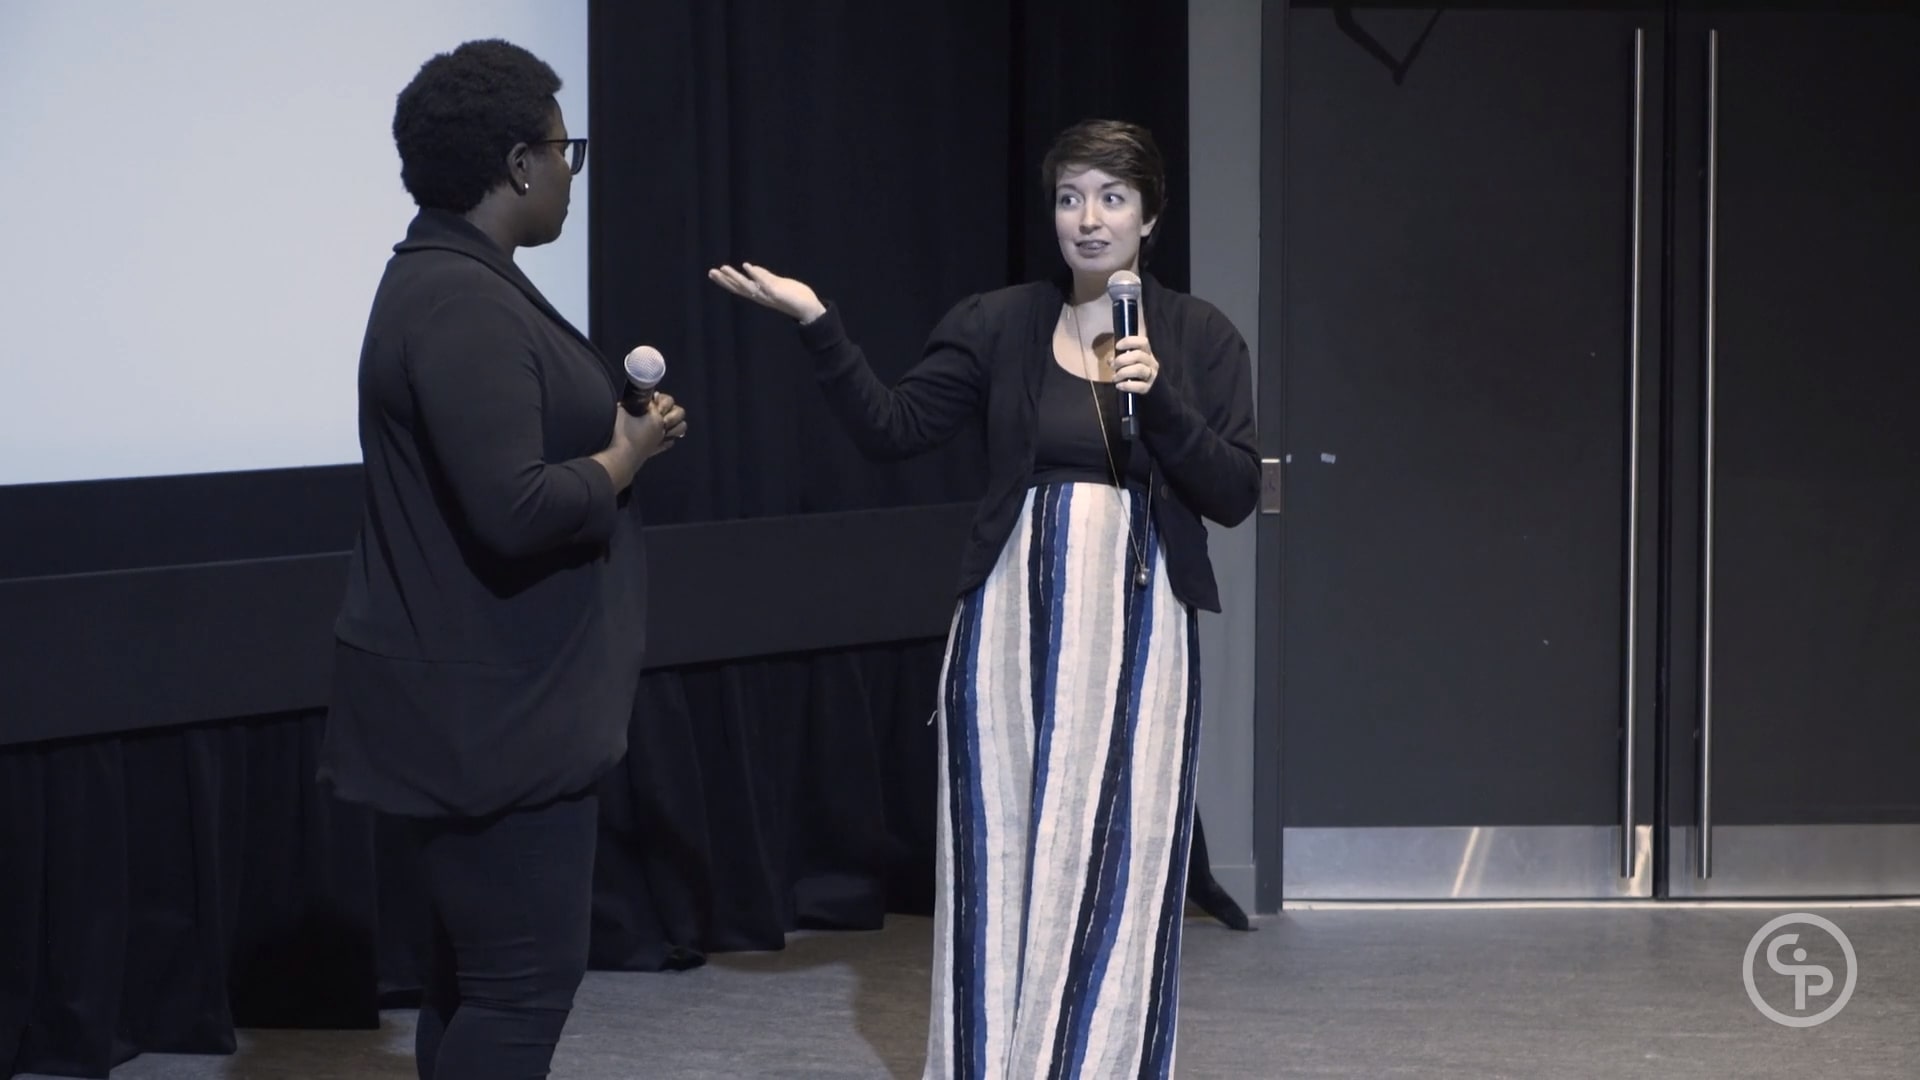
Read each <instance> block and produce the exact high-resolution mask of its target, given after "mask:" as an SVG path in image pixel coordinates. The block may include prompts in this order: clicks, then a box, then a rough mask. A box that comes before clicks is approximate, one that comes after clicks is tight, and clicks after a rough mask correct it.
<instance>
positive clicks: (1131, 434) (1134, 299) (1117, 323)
mask: <svg viewBox="0 0 1920 1080" xmlns="http://www.w3.org/2000/svg"><path fill="white" fill-rule="evenodd" d="M1107 299H1109V300H1111V301H1113V340H1114V342H1115V343H1116V344H1117V343H1118V342H1119V341H1120V340H1121V339H1122V338H1130V337H1132V336H1134V335H1135V334H1138V333H1139V332H1140V275H1138V274H1136V273H1134V272H1133V271H1131V270H1115V271H1114V272H1113V275H1112V276H1111V277H1109V278H1107ZM1133 399H1134V395H1133V394H1130V393H1127V392H1125V391H1122V392H1121V394H1120V437H1121V438H1123V439H1133V438H1136V437H1138V436H1139V434H1140V418H1139V417H1137V416H1135V415H1134V414H1133Z"/></svg>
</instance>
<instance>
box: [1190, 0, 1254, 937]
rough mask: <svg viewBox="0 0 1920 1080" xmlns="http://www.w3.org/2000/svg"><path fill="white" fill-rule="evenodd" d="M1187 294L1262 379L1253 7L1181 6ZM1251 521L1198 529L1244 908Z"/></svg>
mask: <svg viewBox="0 0 1920 1080" xmlns="http://www.w3.org/2000/svg"><path fill="white" fill-rule="evenodd" d="M1188 12H1189V14H1188V22H1187V33H1188V53H1187V55H1188V59H1187V64H1188V67H1189V76H1188V87H1187V89H1188V95H1189V97H1188V105H1187V112H1188V128H1189V130H1188V138H1189V140H1190V142H1189V151H1188V152H1189V155H1190V156H1189V166H1190V168H1189V173H1190V176H1189V179H1188V181H1187V182H1188V184H1189V185H1191V186H1192V188H1193V190H1192V191H1191V192H1190V193H1188V194H1187V195H1186V196H1185V202H1186V205H1187V206H1189V207H1190V208H1191V209H1192V214H1191V220H1192V221H1193V247H1192V254H1193V292H1194V295H1196V296H1200V297H1204V298H1206V299H1208V300H1211V301H1212V302H1213V303H1214V304H1215V305H1217V306H1218V307H1219V308H1220V310H1221V311H1223V312H1225V313H1226V316H1227V317H1228V318H1229V319H1232V320H1233V325H1234V326H1236V327H1238V328H1239V330H1240V333H1241V336H1243V337H1245V338H1246V339H1247V345H1248V347H1249V348H1250V349H1252V351H1253V356H1254V361H1255V364H1254V379H1255V384H1256V385H1258V380H1259V377H1260V370H1259V358H1260V0H1193V3H1192V4H1191V5H1190V7H1189V8H1188ZM1254 528H1255V526H1254V519H1252V518H1249V519H1248V520H1247V521H1246V522H1245V523H1243V524H1241V525H1240V526H1238V527H1237V528H1234V529H1222V528H1220V527H1219V526H1217V525H1214V524H1212V523H1211V522H1209V523H1208V530H1209V534H1210V535H1209V538H1208V545H1209V550H1210V551H1211V553H1212V555H1213V568H1214V573H1215V575H1216V576H1217V577H1218V578H1219V582H1220V600H1221V609H1222V610H1221V614H1219V615H1205V616H1203V617H1202V618H1201V620H1200V659H1201V675H1200V677H1201V679H1202V691H1201V693H1202V710H1203V712H1202V720H1201V723H1202V725H1203V727H1202V731H1201V741H1200V780H1199V782H1200V795H1199V801H1200V816H1201V818H1202V820H1203V821H1204V822H1205V823H1206V828H1207V847H1208V854H1209V855H1210V856H1211V857H1212V860H1213V872H1214V876H1215V877H1216V878H1218V879H1219V881H1220V884H1221V885H1222V886H1223V887H1225V888H1226V890H1227V891H1228V892H1230V893H1232V894H1233V898H1234V899H1235V900H1238V901H1239V902H1240V906H1241V907H1243V908H1245V909H1246V910H1247V912H1248V913H1249V914H1251V913H1252V912H1253V910H1254V903H1253V897H1254V862H1253V759H1254V746H1253V710H1254V663H1255V656H1254V651H1253V646H1254V611H1253V604H1252V599H1253V597H1254V596H1255V595H1257V594H1256V592H1255V590H1254V572H1255V562H1254Z"/></svg>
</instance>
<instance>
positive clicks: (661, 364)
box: [620, 345, 667, 416]
mask: <svg viewBox="0 0 1920 1080" xmlns="http://www.w3.org/2000/svg"><path fill="white" fill-rule="evenodd" d="M625 363H626V368H627V392H626V393H625V394H623V395H622V396H621V398H620V406H621V408H624V409H626V410H627V411H628V412H630V413H632V414H633V415H635V416H638V415H640V414H641V413H643V412H645V411H647V404H648V403H649V402H651V401H652V400H653V390H654V387H656V386H659V385H660V380H662V379H664V378H666V377H667V358H666V357H664V356H661V355H660V350H659V349H656V348H654V347H653V346H651V345H641V346H638V347H636V348H635V349H634V350H633V351H632V352H630V353H628V354H627V359H626V361H625Z"/></svg>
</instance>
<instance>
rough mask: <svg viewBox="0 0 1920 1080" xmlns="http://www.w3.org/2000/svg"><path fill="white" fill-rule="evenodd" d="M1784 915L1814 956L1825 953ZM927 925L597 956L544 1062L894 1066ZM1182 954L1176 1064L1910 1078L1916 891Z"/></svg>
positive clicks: (321, 1050)
mask: <svg viewBox="0 0 1920 1080" xmlns="http://www.w3.org/2000/svg"><path fill="white" fill-rule="evenodd" d="M1797 910H1809V911H1815V912H1818V913H1820V914H1824V915H1825V916H1827V917H1828V918H1831V919H1832V920H1833V921H1834V922H1835V923H1836V924H1837V925H1839V926H1840V927H1841V929H1842V930H1843V932H1845V933H1846V934H1847V936H1848V937H1849V939H1850V940H1851V942H1852V944H1853V947H1854V950H1855V954H1856V956H1857V958H1858V965H1859V975H1858V981H1857V984H1856V986H1855V990H1854V993H1853V995H1852V997H1851V998H1850V999H1849V1001H1848V1002H1847V1004H1846V1006H1845V1008H1844V1009H1842V1010H1841V1011H1840V1012H1839V1013H1838V1014H1836V1015H1835V1016H1834V1018H1833V1019H1831V1020H1830V1021H1828V1022H1827V1023H1824V1024H1822V1025H1819V1026H1816V1027H1805V1028H1794V1027H1787V1026H1783V1025H1781V1024H1778V1023H1776V1022H1774V1021H1772V1020H1769V1019H1767V1018H1766V1017H1765V1016H1763V1015H1762V1014H1761V1012H1760V1011H1759V1010H1758V1009H1757V1008H1756V1007H1755V1005H1754V1004H1753V1002H1752V1000H1751V999H1750V998H1749V996H1748V992H1747V989H1746V986H1745V983H1744V981H1743V978H1742V960H1743V957H1744V956H1745V953H1746V950H1747V946H1748V944H1749V942H1750V941H1751V940H1752V938H1753V936H1754V934H1755V933H1756V932H1757V931H1759V930H1760V929H1761V928H1762V927H1763V926H1764V925H1765V924H1766V922H1767V921H1768V920H1770V919H1771V918H1773V917H1774V916H1775V915H1778V914H1781V913H1783V912H1789V911H1797ZM1801 929H1802V930H1803V931H1806V934H1805V936H1804V937H1803V938H1802V942H1801V944H1802V945H1803V946H1806V947H1809V948H1810V950H1811V953H1812V955H1810V957H1809V959H1808V961H1807V962H1808V963H1829V965H1830V966H1834V965H1838V964H1840V963H1841V962H1842V957H1841V954H1840V952H1839V950H1838V949H1837V948H1835V947H1833V943H1832V941H1831V939H1827V938H1823V937H1822V936H1821V934H1820V932H1818V931H1808V930H1807V928H1805V927H1802V928H1801ZM930 930H931V924H930V923H929V922H928V921H927V920H925V919H912V918H897V919H895V920H893V921H892V922H891V923H890V924H889V925H888V927H887V928H886V929H885V930H883V931H880V932H877V933H871V934H807V935H796V936H795V937H794V938H793V940H792V941H791V943H790V945H789V947H788V948H787V949H786V950H785V951H784V952H780V953H760V954H734V955H726V956H720V957H716V958H715V959H714V960H713V962H712V963H710V964H709V965H708V966H707V967H706V968H704V969H700V970H697V971H692V972H687V973H683V974H676V975H666V974H631V973H610V972H596V973H593V974H590V975H589V976H588V977H587V981H586V984H585V986H584V987H583V988H582V990H581V993H580V995H579V999H578V1005H577V1007H576V1009H575V1011H574V1013H573V1017H572V1019H571V1020H570V1022H569V1024H568V1028H567V1033H566V1035H565V1038H564V1042H563V1043H562V1045H561V1048H560V1052H559V1055H558V1057H557V1058H556V1060H555V1063H554V1072H553V1075H554V1076H555V1077H556V1078H561V1080H566V1078H575V1080H608V1078H615V1077H618V1078H622V1080H625V1078H632V1077H688V1078H693V1077H727V1078H738V1077H819V1078H826V1077H874V1078H882V1080H911V1078H914V1077H918V1076H919V1075H920V1067H921V1063H922V1057H923V1054H924V1046H923V1040H924V1038H925V1029H926V1009H927V985H926V984H927V977H928V976H927V971H928V951H929V938H930ZM1791 953H1792V949H1791V948H1789V949H1788V950H1787V951H1786V953H1785V954H1783V955H1782V957H1781V959H1782V961H1783V962H1786V961H1789V960H1791ZM1764 955H1765V950H1764V949H1762V950H1761V954H1760V959H1759V960H1758V961H1757V963H1756V968H1757V971H1758V975H1757V978H1756V987H1757V988H1758V989H1759V990H1760V992H1761V994H1762V1000H1765V1001H1767V1002H1768V1003H1769V1004H1770V1005H1772V1006H1774V1007H1775V1008H1778V1009H1781V1010H1782V1011H1787V1010H1788V1009H1789V1008H1790V1007H1791V1005H1792V1004H1793V1002H1792V997H1793V992H1792V980H1791V979H1790V978H1788V977H1785V976H1781V975H1777V974H1774V973H1772V972H1771V971H1769V970H1768V968H1767V965H1766V963H1765V960H1764ZM1183 973H1184V975H1183V977H1184V986H1183V989H1182V1009H1181V1023H1180V1042H1179V1069H1178V1072H1179V1075H1180V1076H1182V1077H1261V1078H1265V1077H1365V1078H1389V1077H1418V1078H1421V1080H1450V1078H1458V1080H1485V1078H1493V1077H1514V1078H1525V1080H1543V1078H1550V1080H1559V1078H1565V1080H1581V1078H1588V1077H1595V1078H1597V1077H1650V1078H1651V1077H1658V1078H1662V1080H1709V1078H1710V1080H1728V1078H1736V1077H1737V1078H1766V1077H1780V1078H1782V1080H1785V1078H1789V1077H1791V1078H1794V1080H1802V1078H1808V1077H1836V1078H1845V1080H1872V1078H1880V1077H1884V1078H1888V1080H1892V1078H1896V1077H1897V1078H1901V1080H1912V1078H1914V1077H1920V908H1913V907H1905V908H1901V907H1838V908H1831V907H1822V908H1804V909H1802V908H1791V907H1786V908H1762V907H1735V908H1721V907H1713V908H1709V907H1682V906H1634V907H1615V908H1604V909H1595V908H1552V907H1549V908H1467V909H1440V910H1435V909H1413V910H1408V909H1397V908H1379V909H1364V910H1349V909H1342V910H1320V909H1309V910H1294V911H1288V912H1287V913H1285V914H1283V915H1280V916H1275V917H1268V918H1265V919H1261V920H1259V930H1258V931H1256V932H1254V933H1247V934H1240V933H1234V932H1232V931H1229V930H1226V929H1224V928H1222V927H1220V926H1219V925H1218V924H1217V923H1213V922H1211V921H1208V920H1204V919H1191V920H1189V922H1188V926H1187V937H1186V952H1185V957H1184V967H1183ZM1836 974H1837V975H1838V977H1839V978H1840V980H1841V983H1842V984H1844V978H1845V976H1844V971H1843V970H1839V969H1836ZM1837 991H1838V986H1836V991H1835V992H1836V993H1837ZM1833 997H1834V994H1829V995H1828V996H1827V997H1826V998H1825V999H1814V1000H1813V1002H1812V1006H1813V1009H1814V1010H1817V1009H1818V1008H1820V1007H1822V1006H1823V1005H1824V1004H1826V1003H1827V1002H1831V1001H1832V1000H1833ZM412 1030H413V1014H412V1013H410V1012H395V1013H390V1014H388V1015H387V1016H386V1017H385V1019H384V1023H383V1026H382V1028H381V1030H379V1031H377V1032H316V1031H250V1032H243V1033H242V1044H241V1049H240V1052H239V1053H237V1054H235V1055H233V1056H231V1057H191V1056H177V1055H161V1054H150V1055H146V1056H143V1057H140V1058H136V1059H135V1060H133V1061H131V1062H129V1063H127V1064H126V1065H124V1066H122V1067H121V1068H119V1069H117V1070H115V1071H114V1074H113V1076H114V1080H215V1078H220V1080H226V1078H248V1080H293V1078H296V1077H297V1078H300V1080H346V1078H349V1077H351V1078H354V1080H411V1078H412V1077H413V1065H412V1058H411V1046H412V1042H411V1040H412Z"/></svg>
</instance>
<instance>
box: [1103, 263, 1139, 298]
mask: <svg viewBox="0 0 1920 1080" xmlns="http://www.w3.org/2000/svg"><path fill="white" fill-rule="evenodd" d="M1107 296H1108V297H1110V298H1112V299H1114V300H1138V299H1140V275H1139V274H1136V273H1134V272H1133V271H1131V270H1115V271H1114V272H1113V274H1112V276H1110V277H1108V278H1107Z"/></svg>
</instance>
